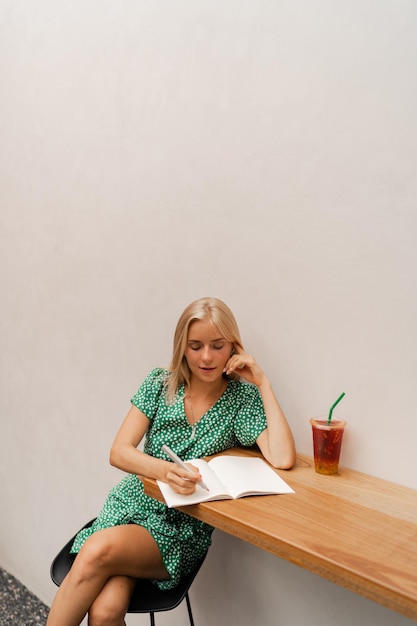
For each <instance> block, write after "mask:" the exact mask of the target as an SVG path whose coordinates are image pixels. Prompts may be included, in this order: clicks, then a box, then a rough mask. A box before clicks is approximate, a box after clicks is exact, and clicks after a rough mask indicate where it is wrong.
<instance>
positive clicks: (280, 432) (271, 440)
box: [225, 348, 296, 469]
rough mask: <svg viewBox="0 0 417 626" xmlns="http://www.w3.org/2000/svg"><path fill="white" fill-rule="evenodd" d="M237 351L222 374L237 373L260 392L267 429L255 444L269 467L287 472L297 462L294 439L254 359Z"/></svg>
mask: <svg viewBox="0 0 417 626" xmlns="http://www.w3.org/2000/svg"><path fill="white" fill-rule="evenodd" d="M237 350H238V352H236V353H235V354H234V355H233V356H232V357H230V359H229V361H228V362H227V364H226V368H225V373H226V374H230V373H231V372H236V373H237V374H239V375H240V376H242V378H244V379H245V380H247V381H248V382H250V383H253V384H254V385H256V386H257V387H258V389H259V393H260V394H261V397H262V402H263V405H264V409H265V414H266V421H267V424H268V426H267V428H266V429H265V430H264V431H263V432H262V433H261V434H260V435H259V437H258V439H257V440H256V443H257V444H258V446H259V448H260V450H261V452H262V454H263V455H264V457H265V458H266V460H267V461H268V462H269V463H271V465H273V466H274V467H277V468H280V469H290V468H291V467H292V466H293V465H294V464H295V461H296V451H295V443H294V438H293V436H292V432H291V429H290V427H289V425H288V422H287V419H286V417H285V415H284V413H283V411H282V409H281V407H280V405H279V402H278V400H277V399H276V397H275V394H274V391H273V389H272V385H271V383H270V381H269V379H268V378H267V377H266V376H265V374H264V372H263V371H262V369H261V368H260V367H259V365H258V364H257V362H256V361H255V359H254V358H253V357H252V356H250V355H248V354H246V352H244V351H243V350H242V349H241V348H237Z"/></svg>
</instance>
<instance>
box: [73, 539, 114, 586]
mask: <svg viewBox="0 0 417 626" xmlns="http://www.w3.org/2000/svg"><path fill="white" fill-rule="evenodd" d="M111 559H112V546H111V544H110V543H109V542H108V541H106V539H105V538H104V537H100V535H99V533H95V534H94V535H92V536H91V537H89V538H88V539H87V541H86V542H85V544H84V545H83V547H82V548H81V550H80V552H79V553H78V556H77V558H76V560H75V562H74V565H73V567H72V569H73V570H74V573H75V572H76V574H77V576H78V577H80V578H87V579H90V578H91V577H93V576H94V574H95V573H99V572H100V574H101V575H103V574H104V573H105V572H106V571H107V568H108V566H109V565H110V563H111Z"/></svg>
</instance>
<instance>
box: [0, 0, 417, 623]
mask: <svg viewBox="0 0 417 626" xmlns="http://www.w3.org/2000/svg"><path fill="white" fill-rule="evenodd" d="M0 29H1V31H0V59H1V61H0V63H1V65H0V68H1V84H2V97H1V98H0V129H1V141H0V151H1V152H0V159H1V161H0V176H1V213H0V216H1V217H0V219H1V231H0V232H1V239H2V241H1V249H0V254H1V258H0V261H1V268H2V269H1V293H2V315H1V318H0V325H1V351H0V358H1V365H2V376H1V387H2V389H1V395H0V407H1V415H0V417H1V427H0V428H1V431H0V458H1V469H0V471H1V475H0V498H1V503H2V522H1V524H2V525H1V537H0V564H1V565H2V566H3V567H5V568H6V569H8V570H9V571H11V573H13V574H14V575H16V576H17V577H18V578H19V579H20V580H22V581H23V582H24V583H25V584H26V585H27V586H28V587H29V588H30V589H32V590H33V591H34V592H35V593H37V594H38V595H39V596H40V597H41V598H42V599H43V600H44V601H45V602H47V603H49V602H50V601H51V600H52V597H53V593H54V588H53V586H52V583H51V582H50V580H49V572H48V570H49V564H50V561H51V559H52V557H53V556H54V554H55V552H56V551H57V549H58V548H59V547H60V546H61V545H62V544H63V542H64V541H65V540H66V539H67V537H69V536H70V534H71V533H73V532H74V531H75V530H76V529H77V528H78V527H79V526H80V524H81V523H83V522H84V521H85V520H87V519H89V518H90V517H92V516H94V515H95V514H96V513H97V510H98V509H99V507H100V506H101V503H102V501H103V499H104V497H105V495H106V493H107V491H108V489H109V487H110V486H111V485H113V484H114V483H115V482H116V481H118V480H119V478H120V477H121V474H120V472H118V471H117V470H115V469H112V468H110V467H109V466H108V462H107V456H108V450H109V446H110V444H111V441H112V439H113V436H114V434H115V432H116V429H117V428H118V425H119V424H120V421H121V419H122V417H123V416H124V414H125V412H126V411H127V410H128V408H129V399H130V397H131V395H132V394H133V393H134V392H135V391H136V388H137V387H138V386H139V384H140V382H141V381H142V379H143V377H144V376H145V375H146V373H147V372H148V371H149V370H150V368H152V367H154V366H156V365H165V364H168V362H169V359H170V351H171V340H172V333H173V329H174V326H175V322H176V320H177V317H178V315H179V313H180V312H181V311H182V309H183V308H184V307H185V305H186V304H188V302H189V301H191V300H193V299H195V298H197V297H200V296H203V295H207V294H209V295H215V296H218V297H220V298H223V299H224V300H226V301H227V302H228V303H229V304H230V306H231V307H232V309H233V310H234V311H235V313H236V316H237V318H238V320H239V322H240V326H241V331H242V335H243V337H244V340H245V342H246V346H247V349H248V350H249V351H250V352H252V353H253V354H254V355H255V356H256V357H257V359H258V360H259V362H260V363H261V364H262V366H263V367H264V369H265V370H266V371H267V372H268V374H269V376H270V377H271V379H272V381H273V384H274V386H275V389H276V391H277V394H278V396H279V398H280V400H281V403H282V405H283V407H284V409H285V411H286V413H287V415H288V418H289V420H290V422H291V425H292V428H293V431H294V433H295V437H296V442H297V446H298V449H299V451H300V452H304V453H311V434H310V426H309V422H308V420H309V418H310V417H311V416H313V415H317V414H320V413H326V412H327V411H328V409H329V407H330V405H331V404H332V402H333V401H334V400H335V399H336V398H337V397H338V396H339V394H340V393H341V392H342V391H345V392H346V397H345V398H344V400H343V402H342V403H341V404H340V405H339V407H338V410H337V414H338V416H340V417H345V418H346V419H347V420H348V422H349V426H348V430H347V432H346V439H345V442H344V449H343V456H342V463H343V464H345V465H348V466H350V467H353V468H356V469H358V470H361V471H365V472H368V473H371V474H374V475H376V476H381V477H383V478H386V479H392V480H394V481H396V482H400V483H402V484H405V485H409V486H412V487H415V488H417V471H416V469H417V467H416V466H417V461H416V454H415V441H416V436H417V425H416V424H417V422H416V420H415V419H414V417H415V411H416V409H415V406H416V400H415V380H416V374H417V363H416V355H417V346H416V337H417V332H416V331H417V316H416V312H417V311H416V309H417V290H416V263H417V252H416V245H415V239H416V233H417V212H416V196H417V177H416V163H417V130H416V113H415V112H416V110H417V89H416V58H417V36H416V34H417V33H416V31H417V5H416V3H415V2H413V1H412V0H408V1H407V0H378V1H376V0H350V1H349V2H348V1H341V0H328V1H326V0H316V1H315V2H311V1H310V0H299V1H298V2H293V1H284V0H276V1H274V2H271V1H269V0H239V1H237V0H221V1H216V0H210V1H205V0H201V1H200V2H194V1H191V0H157V1H155V0H152V1H151V0H134V1H133V0H124V1H123V2H120V1H116V0H106V1H103V0H101V1H100V2H99V1H98V0H82V1H81V0H73V1H72V2H69V3H61V2H54V1H52V0H37V1H36V2H31V1H30V0H3V1H2V2H1V4H0ZM347 532H349V529H347ZM209 592H210V593H209ZM193 603H194V606H195V612H196V619H197V620H198V621H197V624H198V626H206V625H208V624H212V623H216V621H215V620H217V619H219V620H221V621H222V623H229V624H232V625H233V624H241V625H242V626H252V624H253V623H254V619H255V618H254V616H255V615H256V621H257V623H259V624H263V625H269V624H271V625H272V624H276V623H280V624H300V625H301V624H305V623H309V624H311V625H312V626H314V625H316V624H317V625H318V624H320V625H323V624H330V623H332V624H333V623H337V624H338V626H344V625H346V626H347V625H349V626H350V625H351V624H352V623H357V624H378V625H381V624H382V625H383V626H385V625H387V626H388V625H390V626H391V625H394V624H395V625H396V626H397V625H399V624H404V625H405V624H406V623H407V624H408V623H409V620H407V619H406V618H403V617H401V616H399V615H397V614H394V613H392V612H390V611H388V610H386V609H384V608H382V607H380V606H378V605H376V604H374V603H372V602H370V601H367V600H364V599H362V598H360V597H359V596H357V595H355V594H353V593H351V592H349V591H346V590H344V589H342V588H340V587H337V586H335V585H333V584H332V583H329V582H328V581H325V580H322V579H320V578H318V577H316V576H314V575H313V574H310V573H309V572H306V571H303V570H301V569H299V568H297V567H295V566H293V565H290V564H288V563H285V562H282V561H280V560H279V559H277V558H275V557H272V556H271V555H269V554H267V553H264V552H261V551H260V550H257V549H255V548H253V547H252V546H248V545H245V544H243V543H241V542H239V541H237V540H234V539H232V538H230V537H226V536H225V535H223V534H222V533H219V532H218V533H215V542H214V546H213V548H212V550H211V552H210V555H209V557H208V560H207V563H206V564H205V566H204V569H203V570H202V572H201V575H200V576H199V578H198V580H197V581H196V583H195V586H194V589H193ZM181 611H182V609H178V611H177V612H176V613H175V614H174V615H171V616H169V617H167V616H165V617H161V622H160V623H161V624H163V623H164V622H163V620H164V619H165V623H167V621H168V619H171V620H172V622H170V623H172V624H174V626H175V625H176V624H179V623H180V616H181ZM220 614H221V616H220ZM140 619H142V618H139V619H138V618H136V620H135V621H134V622H130V623H141V622H140ZM143 623H146V621H145V618H143Z"/></svg>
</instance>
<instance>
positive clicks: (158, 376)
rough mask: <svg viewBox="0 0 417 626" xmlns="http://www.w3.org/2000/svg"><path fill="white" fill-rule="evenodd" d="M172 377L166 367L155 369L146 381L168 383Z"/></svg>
mask: <svg viewBox="0 0 417 626" xmlns="http://www.w3.org/2000/svg"><path fill="white" fill-rule="evenodd" d="M169 376H170V371H169V370H168V369H166V368H164V367H155V368H154V369H153V370H151V371H150V372H149V374H148V375H147V377H146V378H145V381H148V382H154V383H166V381H167V380H168V378H169Z"/></svg>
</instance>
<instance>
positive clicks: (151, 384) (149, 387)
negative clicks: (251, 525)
mask: <svg viewBox="0 0 417 626" xmlns="http://www.w3.org/2000/svg"><path fill="white" fill-rule="evenodd" d="M168 376H169V372H168V371H167V370H164V369H159V368H158V369H155V370H153V371H152V372H151V373H150V374H149V375H148V376H147V378H146V379H145V381H144V383H143V384H142V386H141V387H140V389H139V391H138V392H137V393H136V394H135V395H134V396H133V398H132V400H131V402H132V404H133V405H134V406H136V407H137V408H138V409H139V410H140V411H142V413H144V414H145V415H146V416H147V417H148V419H149V428H148V431H147V433H146V437H145V444H144V451H145V452H146V453H147V454H150V455H151V456H154V457H157V458H161V459H165V460H168V459H167V457H166V456H165V455H164V453H163V452H162V451H161V447H162V446H163V444H167V445H168V446H169V447H170V448H171V449H172V450H174V452H176V453H177V454H178V456H179V457H180V458H182V459H183V460H184V461H187V460H190V459H196V458H200V457H204V456H208V455H210V454H216V453H218V452H221V451H222V450H226V449H228V448H231V447H233V446H236V445H244V446H252V445H254V444H255V442H256V440H257V438H258V437H259V435H260V434H261V433H262V432H263V431H264V430H265V428H266V425H267V424H266V416H265V411H264V408H263V403H262V398H261V396H260V393H259V391H258V388H257V387H256V386H255V385H251V384H249V383H246V382H243V381H235V380H229V381H228V384H227V388H226V390H225V392H224V393H223V395H222V396H221V397H220V398H219V400H218V401H217V402H216V403H215V404H214V405H213V406H212V407H211V408H210V409H209V410H208V411H207V413H206V414H205V415H203V416H202V418H201V419H200V420H199V421H198V422H197V425H196V427H195V429H193V428H192V427H191V425H190V424H189V423H188V421H187V417H186V415H185V410H184V386H181V387H180V388H179V390H178V392H177V395H176V398H175V401H174V402H173V403H172V404H167V402H166V398H165V382H166V379H167V377H168ZM121 524H139V525H140V526H143V527H144V528H146V529H147V530H148V532H149V533H150V534H151V535H152V537H153V538H154V539H155V541H156V543H157V544H158V547H159V550H160V552H161V555H162V558H163V561H164V565H165V567H166V569H167V571H168V572H169V574H170V580H164V581H154V582H155V584H157V585H158V587H160V588H161V589H170V588H172V587H174V586H176V585H177V584H178V582H179V581H180V579H181V578H182V577H183V576H184V575H185V574H187V573H188V572H189V571H190V570H191V569H193V567H194V565H195V564H196V563H197V561H198V560H199V559H200V558H201V556H202V555H203V554H204V553H205V552H206V551H207V549H208V547H209V545H210V543H211V535H212V532H213V528H212V527H211V526H209V525H208V524H205V523H204V522H200V521H199V520H196V519H193V518H192V517H190V516H188V515H187V514H185V513H182V512H181V511H177V510H175V509H169V508H168V507H167V506H166V505H165V504H163V503H162V502H159V501H158V500H155V499H154V498H151V497H149V496H147V495H146V494H145V493H144V489H143V484H142V482H141V481H140V480H139V479H138V478H137V476H135V475H133V474H129V475H127V476H125V477H124V478H123V480H122V481H121V482H120V483H119V484H118V485H116V486H115V487H113V489H112V490H111V491H110V493H109V495H108V497H107V500H106V502H105V503H104V506H103V508H102V510H101V512H100V515H99V516H98V518H97V520H96V521H95V522H94V524H93V525H92V526H91V527H90V528H87V529H84V530H82V531H80V532H79V533H78V535H77V537H76V538H75V541H74V544H73V546H72V549H71V552H78V551H79V550H80V548H81V546H82V545H83V543H84V542H85V540H86V539H87V538H88V537H89V536H90V535H91V534H92V533H94V532H95V531H97V530H102V529H103V528H109V527H112V526H117V525H121Z"/></svg>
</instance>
